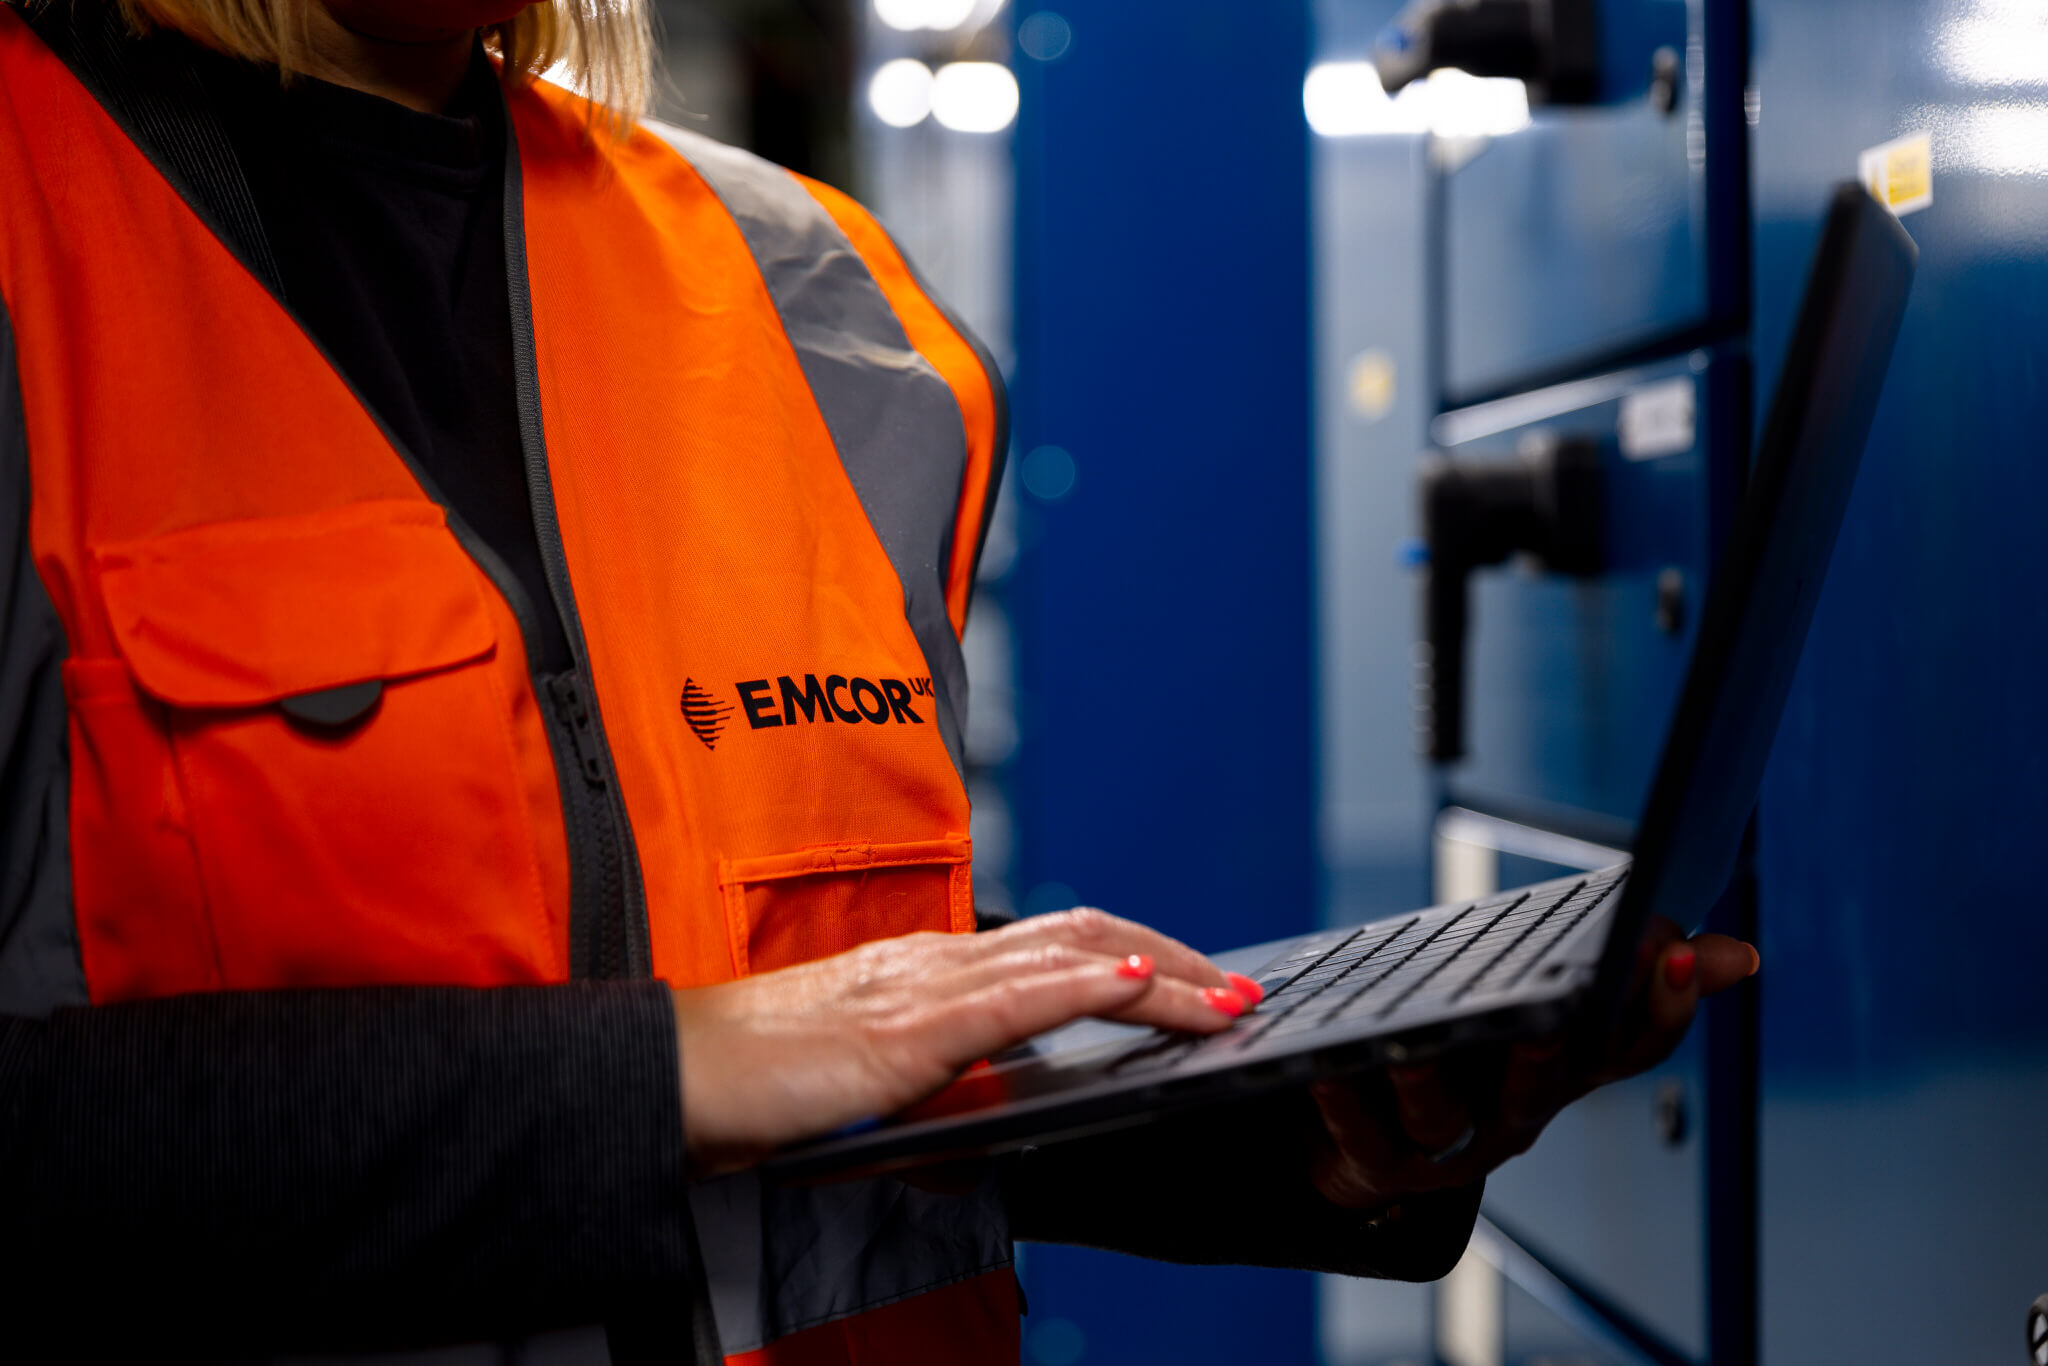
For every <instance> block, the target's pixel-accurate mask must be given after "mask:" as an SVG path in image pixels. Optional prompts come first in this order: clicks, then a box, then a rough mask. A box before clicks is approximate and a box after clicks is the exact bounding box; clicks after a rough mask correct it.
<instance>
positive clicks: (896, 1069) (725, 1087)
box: [675, 909, 1255, 1171]
mask: <svg viewBox="0 0 2048 1366" xmlns="http://www.w3.org/2000/svg"><path fill="white" fill-rule="evenodd" d="M1247 990H1255V988H1252V987H1251V984H1250V983H1249V982H1248V981H1246V980H1245V979H1243V978H1237V977H1230V976H1226V975H1225V974H1224V973H1223V972H1222V971H1220V970H1219V969H1218V968H1217V967H1216V965H1215V964H1213V963H1211V962H1210V961H1209V960H1208V959H1206V958H1204V957H1202V955H1200V954H1198V953H1196V952H1195V951H1194V950H1193V949H1190V948H1188V947H1187V946H1186V945H1184V944H1181V943H1179V942H1178V941H1176V940H1173V939H1169V938H1167V937H1166V936H1165V935H1163V934H1159V933H1158V932H1156V931H1154V930H1148V929H1146V928H1144V927H1143V926H1142V925H1134V924H1132V923H1131V922H1129V921H1127V920H1119V919H1117V918H1116V917H1115V916H1112V915H1108V914H1105V913H1104V912H1102V911H1097V910H1087V909H1082V910H1073V911H1063V912H1061V913H1059V914H1058V915H1047V916H1038V917H1034V918H1033V919H1030V920H1026V921H1022V922H1020V923H1018V924H1016V925H1012V926H1009V927H1008V928H1006V929H1001V930H996V931H994V932H992V933H989V934H974V935H948V934H913V935H907V936H905V937H903V938H901V939H885V940H880V941H878V942H876V943H873V944H866V945H863V946H861V947H860V948H857V949H855V950H853V951H852V952H850V953H843V954H840V955H838V956H837V957H833V958H826V959H821V960H820V961H818V962H815V963H806V964H803V965H801V966H799V967H793V968H785V969H783V970H782V971H780V972H769V973H763V974H761V975H759V976H756V977H747V978H742V979H741V980H739V981H736V982H728V983H725V984H723V985H720V986H715V987H698V988H694V989H691V990H683V991H677V992H676V993H675V1007H676V1032H677V1036H678V1039H679V1041H680V1044H681V1049H682V1068H683V1126H684V1134H685V1137H686V1140H687V1142H688V1145H689V1156H690V1161H691V1163H692V1165H693V1166H694V1167H695V1168H696V1169H697V1170H699V1171H717V1170H721V1169H729V1168H732V1167H738V1166H744V1165H745V1164H747V1163H748V1162H751V1161H753V1160H755V1159H757V1158H758V1157H760V1156H761V1155H763V1154H764V1153H767V1152H768V1151H770V1150H771V1149H774V1148H777V1147H779V1146H781V1145H783V1144H785V1143H793V1142H796V1141H798V1140H799V1139H805V1138H812V1137H816V1136H818V1135H820V1134H827V1133H831V1132H832V1131H833V1130H835V1129H839V1128H843V1127H845V1126H846V1125H848V1124H853V1123H856V1122H858V1121H860V1120H865V1119H871V1118H874V1117H877V1116H881V1115H887V1114H891V1113H894V1112H895V1111H897V1110H900V1109H902V1108H903V1107H904V1106H906V1105H910V1104H913V1103H914V1102H916V1101H919V1100H922V1099H924V1097H926V1096H928V1095H930V1094H932V1093H933V1092H934V1091H937V1090H938V1089H939V1088H941V1087H943V1086H944V1085H946V1083H948V1082H950V1081H952V1080H953V1078H955V1077H956V1076H958V1075H959V1074H960V1073H961V1071H962V1070H964V1069H965V1068H967V1067H969V1066H971V1065H973V1064H974V1063H975V1062H977V1061H979V1060H980V1059H982V1058H986V1057H989V1056H990V1055H992V1054H995V1053H1000V1052H1001V1051H1002V1050H1004V1049H1006V1048H1009V1047H1011V1046H1012V1045H1014V1044H1018V1043H1021V1042H1023V1041H1024V1040H1026V1039H1028V1038H1030V1037H1031V1036H1033V1035H1034V1034H1040V1033H1043V1032H1044V1031H1046V1030H1048V1029H1053V1028H1057V1027H1058V1026H1060V1025H1063V1024H1066V1023H1068V1022H1069V1021H1072V1020H1077V1019H1081V1018H1083V1017H1086V1016H1097V1017H1100V1018H1104V1019H1110V1020H1118V1021H1123V1022H1127V1023H1131V1024H1148V1025H1157V1026H1159V1027H1160V1028H1163V1029H1175V1030H1184V1031H1187V1032H1189V1033H1196V1034H1211V1033H1214V1032H1216V1031H1217V1030H1220V1029H1224V1028H1226V1027H1228V1026H1229V1024H1230V1022H1231V1021H1232V1020H1233V1019H1235V1018H1236V1017H1237V1016H1239V1015H1241V1014H1243V1013H1244V1010H1245V1007H1246V994H1245V993H1246V991H1247Z"/></svg>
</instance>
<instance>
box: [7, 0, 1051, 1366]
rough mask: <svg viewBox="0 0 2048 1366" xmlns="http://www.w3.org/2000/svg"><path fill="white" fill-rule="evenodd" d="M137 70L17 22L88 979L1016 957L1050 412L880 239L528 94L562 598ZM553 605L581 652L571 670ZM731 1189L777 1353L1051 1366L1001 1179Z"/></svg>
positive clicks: (26, 333)
mask: <svg viewBox="0 0 2048 1366" xmlns="http://www.w3.org/2000/svg"><path fill="white" fill-rule="evenodd" d="M110 52H111V48H109V49H108V50H107V51H99V52H97V53H96V54H95V53H88V54H87V56H86V58H81V57H80V56H79V55H78V54H76V53H72V52H66V54H65V55H64V57H62V58H60V57H59V56H58V55H57V54H56V53H55V52H53V50H52V49H51V47H50V46H48V45H46V43H45V42H44V40H43V39H42V38H41V37H39V36H38V34H37V33H36V32H35V31H34V30H33V29H32V28H31V27H30V25H29V24H28V23H27V22H25V21H24V19H23V18H22V17H21V15H20V14H19V13H18V12H17V11H15V10H13V9H11V8H8V7H6V6H0V186H5V187H8V188H7V190H6V193H5V194H4V196H0V301H4V312H0V370H4V369H5V368H6V367H5V364H4V362H5V360H6V357H7V356H8V354H9V353H10V351H11V353H12V356H13V361H14V368H15V370H16V372H17V376H18V385H19V392H20V400H19V402H20V410H21V413H22V416H23V424H22V425H23V426H24V427H25V439H26V449H27V463H28V468H29V471H30V482H31V487H32V490H33V497H32V503H31V506H30V543H31V548H32V551H33V556H34V563H35V569H36V572H37V576H38V577H39V578H40V580H41V584H42V587H43V589H44V590H45V591H46V592H47V594H48V597H49V599H50V602H51V603H52V604H53V606H54V610H55V614H56V616H57V618H58V620H59V621H60V622H61V624H62V629H63V632H64V638H65V643H66V646H67V657H66V660H65V663H64V666H63V679H64V693H65V703H66V708H67V712H68V724H69V755H70V759H69V763H70V784H71V787H70V815H69V841H70V866H71V875H72V890H71V897H72V909H71V913H72V916H73V919H74V928H75V935H76V943H77V950H78V959H79V961H80V962H81V963H82V966H83V983H82V994H83V995H84V996H86V997H88V998H89V999H90V1000H91V1001H92V1002H96V1003H97V1002H110V1001H120V1000H129V999H135V998H142V997H158V996H166V995H172V994H176V993H186V992H210V991H232V990H245V989H258V988H290V987H314V986H361V985H372V984H462V985H473V986H493V985H502V984H515V983H548V982H561V981H565V980H568V979H570V978H571V977H575V976H642V977H645V976H649V975H651V976H654V977H659V978H662V979H665V980H667V981H668V982H670V983H672V984H675V985H678V986H690V985H699V984H708V983H716V982H721V981H726V980H730V979H732V978H734V977H737V976H742V975H745V974H748V973H755V972H762V971H765V970H769V969H773V968H777V967H782V966H786V965H788V964H792V963H796V962H800V961H804V960H807V959H812V958H816V957H819V956H822V955H826V954H831V953H835V952H838V951H841V950H844V949H847V948H850V947H852V946H854V945H856V944H859V943H862V942H864V941H867V940H871V939H875V938H879V937H884V936H890V935H897V934H903V933H907V932H910V931H915V930H943V931H953V932H957V933H966V932H969V931H971V930H972V928H973V925H974V915H973V903H972V886H971V880H970V873H969V844H968V801H967V794H966V789H965V784H964V780H963V762H964V761H963V754H962V725H963V715H964V704H965V698H964V695H963V694H964V683H965V681H964V673H963V665H962V661H961V655H960V643H959V632H960V630H961V629H962V625H963V623H964V620H965V614H966V610H967V601H968V595H969V591H970V588H971V585H972V581H973V571H974V563H975V559H976V556H977V553H978V550H979V546H980V543H981V539H982V535H983V531H984V527H985V518H986V515H987V509H988V505H989V503H990V502H991V501H992V498H993V490H994V484H995V480H996V478H997V475H998V469H999V462H1000V459H1001V455H1002V451H1001V443H1002V441H1003V440H1005V439H1006V438H1005V437H1004V435H1003V433H1002V427H1003V420H1002V415H1001V405H1002V401H1003V400H1002V395H1001V388H1000V380H999V379H998V378H997V376H996V375H995V374H994V372H993V370H992V369H991V368H990V367H989V365H988V364H987V363H986V361H985V358H984V356H983V355H982V353H981V352H980V351H979V350H978V348H977V347H976V345H975V344H974V343H973V342H972V340H971V339H970V338H969V337H968V336H967V335H966V333H965V332H964V331H963V330H962V329H961V328H959V327H958V326H956V325H955V324H954V323H953V322H952V321H950V320H949V318H948V316H947V315H945V314H944V313H943V312H942V311H941V310H940V308H939V307H938V306H937V305H936V304H934V303H933V302H932V300H931V299H930V298H929V297H927V295H926V294H925V292H924V291H923V290H922V289H921V288H920V287H919V286H918V284H917V283H916V282H915V280H914V279H913V276H912V274H911V272H910V270H909V269H908V267H907V266H906V264H905V262H904V260H903V258H902V257H901V256H900V255H899V254H898V252H897V251H896V249H895V248H894V246H893V245H892V244H891V243H890V241H889V240H888V238H887V237H886V236H885V235H884V234H883V232H882V231H881V230H880V229H879V228H878V227H877V226H876V224H875V223H874V222H873V220H871V219H870V218H869V217H868V216H867V215H866V214H865V213H864V212H863V211H862V210H861V209H859V208H858V207H857V206H855V205H854V204H853V203H852V202H851V201H850V200H848V199H847V198H846V197H845V196H843V195H841V194H839V193H837V192H835V191H833V190H831V189H828V188H826V187H824V186H821V185H817V184H814V183H811V182H808V181H805V180H802V179H800V178H798V177H796V176H794V175H791V174H790V173H788V172H785V171H782V170H780V169H778V168H775V167H773V166H769V165H767V164H766V163H763V162H760V161H758V160H756V159H754V158H752V157H750V156H747V155H745V154H743V153H740V152H737V151H734V150H731V149H728V148H725V147H721V146H719V145H717V144H715V143H713V142H710V141H709V140H707V139H704V138H701V137H698V136H695V135H692V134H688V133H683V132H680V131H677V130H673V129H664V128H660V127H658V126H653V125H649V126H642V127H640V128H638V129H636V130H635V131H633V132H632V133H631V135H630V136H627V137H625V138H624V139H622V140H616V141H614V140H611V139H609V138H607V137H606V136H605V135H604V134H603V133H602V132H601V131H600V132H596V133H593V132H591V131H590V129H589V127H588V121H587V117H586V115H587V110H586V108H585V106H584V104H583V103H582V102H581V101H580V100H578V99H577V98H575V97H573V96H571V95H569V94H567V93H565V92H563V91H561V90H559V89H556V88H554V87H552V86H549V85H546V84H527V85H522V86H517V87H514V88H511V89H509V90H508V91H507V95H506V98H507V108H508V110H509V120H508V122H509V127H510V130H511V133H510V137H511V147H510V149H509V152H508V157H507V163H508V172H507V181H506V202H505V215H506V224H507V235H506V241H507V248H508V250H507V264H508V288H509V291H510V300H511V308H512V318H513V330H514V338H515V360H516V363H517V368H518V398H519V404H520V417H521V425H522V429H523V441H522V445H523V452H517V453H515V452H509V451H508V452H507V453H506V458H507V459H513V458H520V456H521V455H523V458H524V461H525V465H526V470H527V474H528V482H529V487H530V489H531V492H532V501H533V508H534V516H535V523H536V528H537V531H538V533H539V538H540V542H541V548H542V555H543V559H544V561H545V562H546V566H547V570H548V574H549V579H550V583H551V587H552V590H553V596H554V598H555V601H554V602H553V603H535V602H531V601H528V600H527V599H526V596H525V595H524V594H523V592H522V591H521V590H520V588H519V585H518V583H517V581H516V579H515V578H514V577H513V576H512V575H511V574H510V573H509V572H508V571H507V570H506V569H505V568H504V566H503V565H502V564H501V563H500V562H498V561H497V560H496V558H495V557H494V556H492V555H491V554H490V553H489V552H488V550H486V549H484V548H483V547H482V544H481V542H480V541H479V540H478V539H477V538H476V537H475V536H474V535H473V534H472V533H471V532H470V531H469V530H468V529H467V528H466V527H464V526H463V525H461V524H460V522H459V520H458V519H456V518H453V517H451V515H450V514H449V513H448V511H447V510H446V509H445V508H444V507H443V505H442V503H441V502H440V501H439V500H437V498H436V496H435V493H434V490H433V489H432V488H431V487H428V486H426V485H425V484H424V483H423V480H422V477H421V475H420V474H419V472H418V470H417V467H416V466H415V465H414V464H413V462H412V461H411V459H410V458H409V456H408V455H407V453H406V452H404V451H403V450H400V449H398V448H397V447H396V445H395V444H394V441H393V439H392V438H391V437H390V436H389V434H388V433H387V432H386V431H385V429H384V428H383V427H381V426H380V424H379V421H378V419H377V418H376V417H375V416H374V415H373V414H372V413H370V412H369V411H368V410H367V409H366V408H365V406H364V405H363V403H362V402H360V401H359V400H358V398H357V397H356V396H355V394H354V393H353V392H352V391H351V389H350V387H349V385H348V383H347V382H346V381H345V380H344V378H343V377H342V376H341V375H340V374H339V373H338V372H337V370H336V369H335V367H334V366H333V365H332V364H331V363H330V362H329V360H328V359H327V358H326V357H325V356H324V355H323V353H322V352H321V350H320V348H319V346H318V345H317V344H316V343H315V342H314V341H313V340H312V339H311V338H310V337H309V336H308V334H307V333H306V331H305V330H304V329H303V328H302V327H301V325H300V324H299V322H298V321H297V320H296V319H295V318H294V317H293V315H292V314H291V313H290V312H289V311H288V309H287V308H286V306H285V305H284V304H283V303H282V302H280V299H279V298H278V297H277V295H276V293H275V292H274V290H273V289H272V288H271V287H269V286H268V285H267V283H266V277H265V275H264V273H263V270H262V269H261V263H252V262H251V261H249V260H246V259H244V258H243V257H242V256H241V255H238V253H237V251H236V249H235V248H233V247H231V246H230V245H229V242H230V240H232V239H231V235H229V234H225V233H222V232H217V231H216V230H215V226H214V225H212V224H210V223H209V222H208V221H206V220H205V219H204V218H203V217H202V216H201V214H200V212H199V211H198V210H197V209H196V208H195V204H194V200H193V198H192V196H190V195H189V194H188V193H186V192H185V190H184V187H185V184H186V181H187V179H188V178H189V177H190V176H193V175H195V174H200V173H203V172H204V171H205V168H206V165H207V164H208V163H207V157H208V155H209V152H208V147H209V146H211V147H212V148H214V149H215V150H216V151H217V150H218V149H219V148H223V147H225V143H224V142H222V141H220V140H219V138H218V131H217V129H216V130H214V137H215V141H214V142H213V143H212V144H208V143H206V141H205V134H206V131H207V129H206V125H205V124H204V113H203V110H201V111H199V112H196V113H191V114H190V116H189V119H188V120H187V121H188V122H189V123H190V125H191V126H190V127H189V128H186V129H184V130H183V131H182V132H181V131H179V128H178V125H179V122H180V119H182V118H186V114H185V113H184V112H182V111H180V110H179V109H177V107H176V104H175V100H172V101H171V103H170V104H169V105H166V104H165V102H164V101H165V99H166V98H167V97H166V96H164V94H163V92H162V91H160V90H156V91H141V92H139V93H138V92H135V91H129V90H126V89H124V88H123V87H122V85H121V82H120V78H119V71H118V61H117V58H116V57H114V56H110V55H109V53H110ZM110 73H112V74H110ZM145 100H149V101H155V103H154V104H152V105H149V106H148V108H146V109H142V111H141V112H138V108H139V105H134V104H133V103H132V102H136V101H145ZM124 101H131V104H124ZM167 109H168V110H169V113H168V114H167V113H166V110H167ZM167 126H168V127H170V128H171V129H172V131H171V132H170V133H165V132H164V129H165V128H166V127H167ZM194 130H196V131H194ZM24 187H33V191H32V192H24ZM8 378H9V377H8V376H7V375H5V374H4V373H0V384H4V383H6V382H7V380H8ZM548 611H558V612H560V614H561V617H562V621H563V625H564V627H565V629H566V631H567V633H568V637H569V640H570V643H571V648H572V652H573V654H574V656H575V667H574V668H573V670H571V671H570V672H568V673H564V674H561V675H556V676H551V677H539V676H536V675H535V673H534V672H533V670H532V669H531V668H530V667H529V663H528V650H527V642H528V640H529V630H530V629H531V623H532V622H533V621H534V620H535V615H534V614H536V613H541V612H548ZM54 1003H56V1002H45V1003H43V1004H45V1005H46V1006H47V1005H48V1004H54ZM17 1004H19V1003H9V1002H0V1007H6V1006H9V1005H17ZM692 1204H693V1207H694V1209H695V1214H696V1219H697V1229H698V1238H699V1242H700V1245H701V1248H702V1251H703V1255H704V1259H705V1263H706V1265H707V1268H708V1271H709V1280H710V1292H711V1297H712V1299H713V1301H714V1302H715V1303H716V1305H717V1310H718V1313H717V1319H718V1323H719V1328H720V1331H721V1334H722V1339H723V1343H724V1347H725V1349H726V1350H727V1351H729V1352H742V1353H758V1354H759V1355H758V1356H755V1357H751V1358H750V1359H754V1360H761V1361H772V1362H777V1363H795V1364H796V1366H813V1363H816V1364H817V1366H826V1364H827V1363H854V1362H861V1363H882V1362H903V1361H913V1360H914V1361H934V1362H936V1361H977V1362H978V1361H988V1360H1001V1359H1011V1360H1014V1359H1015V1356H1016V1352H1017V1321H1016V1308H1017V1307H1016V1301H1015V1284H1014V1280H1013V1277H1012V1275H1011V1272H1010V1270H1009V1263H1010V1246H1009V1238H1008V1232H1007V1227H1006V1225H1005V1223H1004V1220H1003V1217H1002V1212H1001V1207H1000V1204H999V1202H998V1199H997V1197H996V1195H995V1194H994V1192H993V1189H992V1188H984V1189H983V1190H981V1191H979V1192H976V1193H974V1194H971V1195H968V1196H964V1197H953V1196H942V1195H936V1194H928V1193H925V1192H920V1191H915V1190H911V1189H908V1188H906V1187H904V1186H902V1185H900V1184H898V1183H896V1182H893V1181H873V1182H864V1183H849V1184H847V1185H843V1186H833V1187H824V1188H818V1189H812V1190H785V1189H780V1188H776V1187H771V1186H767V1185H764V1184H762V1183H757V1182H754V1181H752V1180H751V1179H749V1178H745V1177H741V1178H733V1179H729V1180H726V1181H721V1182H713V1183H708V1184H706V1185H704V1186H702V1187H700V1188H699V1189H698V1190H697V1191H696V1193H695V1195H694V1197H693V1200H692Z"/></svg>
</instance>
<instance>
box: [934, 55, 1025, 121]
mask: <svg viewBox="0 0 2048 1366" xmlns="http://www.w3.org/2000/svg"><path fill="white" fill-rule="evenodd" d="M932 115H933V117H935V118H937V119H938V121H939V122H940V123H941V124H944V125H945V126H946V127H948V128H950V129H952V130H953V131H954V132H956V133H1000V132H1002V131H1003V130H1004V129H1005V128H1008V127H1009V126H1010V125H1011V124H1012V123H1015V122H1016V121H1017V78H1016V77H1015V76H1013V75H1011V74H1010V68H1008V67H1006V66H1003V65H1001V64H999V63H996V62H949V63H947V64H946V65H945V66H942V67H940V68H939V74H938V76H937V77H936V78H935V79H934V80H933V82H932Z"/></svg>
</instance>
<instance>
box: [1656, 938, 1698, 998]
mask: <svg viewBox="0 0 2048 1366" xmlns="http://www.w3.org/2000/svg"><path fill="white" fill-rule="evenodd" d="M1698 961H1699V955H1698V954H1697V953H1695V952H1693V951H1692V950H1691V949H1689V948H1684V949H1673V950H1672V951H1671V952H1670V953H1668V954H1666V955H1665V956H1664V980H1665V981H1666V982H1668V983H1670V985H1671V989H1672V990H1673V991H1684V990H1685V989H1686V988H1687V987H1689V986H1691V985H1692V970H1693V966H1694V964H1696V963H1697V962H1698Z"/></svg>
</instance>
